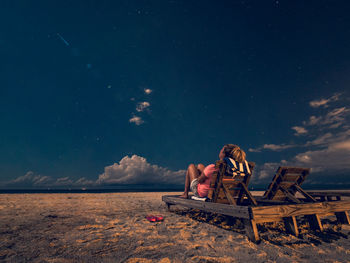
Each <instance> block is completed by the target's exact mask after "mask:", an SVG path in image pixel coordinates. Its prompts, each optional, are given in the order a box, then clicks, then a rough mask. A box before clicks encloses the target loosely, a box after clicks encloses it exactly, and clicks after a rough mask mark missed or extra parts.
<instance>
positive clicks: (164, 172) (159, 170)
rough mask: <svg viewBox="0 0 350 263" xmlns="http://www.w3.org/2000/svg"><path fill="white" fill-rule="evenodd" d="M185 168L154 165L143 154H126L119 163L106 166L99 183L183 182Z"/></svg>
mask: <svg viewBox="0 0 350 263" xmlns="http://www.w3.org/2000/svg"><path fill="white" fill-rule="evenodd" d="M185 174H186V171H185V170H179V171H171V170H169V169H168V168H164V167H160V166H158V165H154V164H153V165H152V164H150V163H148V162H147V160H146V159H145V158H143V157H141V156H137V155H133V156H131V157H129V156H125V157H124V158H123V159H121V160H120V162H119V163H115V164H113V165H110V166H106V167H105V169H104V173H103V174H101V175H100V176H99V178H98V180H97V182H98V183H99V184H183V183H184V180H185Z"/></svg>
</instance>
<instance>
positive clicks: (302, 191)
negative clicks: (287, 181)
mask: <svg viewBox="0 0 350 263" xmlns="http://www.w3.org/2000/svg"><path fill="white" fill-rule="evenodd" d="M293 187H294V188H295V189H296V191H298V192H299V193H301V194H302V195H303V196H305V198H306V199H307V200H308V201H311V202H316V199H315V198H313V197H312V196H311V195H310V194H308V193H307V192H305V191H304V190H303V189H302V188H301V187H300V186H299V185H297V184H296V185H294V186H293Z"/></svg>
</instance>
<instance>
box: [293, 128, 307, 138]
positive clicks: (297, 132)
mask: <svg viewBox="0 0 350 263" xmlns="http://www.w3.org/2000/svg"><path fill="white" fill-rule="evenodd" d="M292 129H293V130H295V131H296V133H294V135H296V136H299V135H303V134H306V133H307V130H306V129H305V128H304V127H300V126H294V127H292Z"/></svg>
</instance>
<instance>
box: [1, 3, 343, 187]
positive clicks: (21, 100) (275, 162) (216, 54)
mask: <svg viewBox="0 0 350 263" xmlns="http://www.w3.org/2000/svg"><path fill="white" fill-rule="evenodd" d="M349 10H350V3H349V2H348V1H333V0H332V1H330V0H329V1H328V0H327V1H326V0H318V1H313V0H311V1H292V0H290V1H287V0H285V1H284V0H279V1H269V0H266V1H248V0H247V1H243V0H242V1H235V0H233V1H192V0H186V1H185V0H183V1H181V0H169V1H165V0H162V1H161V0H159V1H156V0H149V1H142V0H139V1H133V0H118V1H112V0H76V1H67V0H60V1H54V0H52V1H39V0H37V1H24V0H23V1H19V0H13V1H2V2H1V8H0V58H1V61H0V122H1V129H0V188H11V187H12V188H16V187H17V188H26V187H28V188H42V187H44V188H55V187H76V188H80V187H90V188H98V187H103V186H108V185H112V186H113V185H119V184H139V185H157V184H161V185H182V184H183V181H184V176H185V169H186V168H187V166H188V164H190V163H204V164H205V165H208V164H210V163H214V162H215V161H216V160H217V159H218V153H219V151H220V149H221V147H222V146H223V145H224V144H226V143H234V144H237V145H239V146H241V148H242V149H244V150H245V151H246V153H247V159H248V160H249V161H254V162H255V163H256V164H257V166H256V170H255V171H254V174H253V178H252V180H251V185H252V186H256V187H259V186H265V185H266V184H267V183H268V182H269V181H271V178H272V176H273V173H274V171H276V169H277V168H278V166H280V165H285V166H287V165H291V166H292V165H293V166H301V167H311V168H312V173H311V175H310V176H309V178H308V181H307V182H305V183H306V185H309V186H310V187H312V186H313V187H320V186H322V187H323V186H324V187H333V188H334V187H335V188H339V187H343V188H350V175H349V174H350V173H349V172H350V161H349V160H350V86H349V84H350V49H349V46H350V16H349V15H348V14H349Z"/></svg>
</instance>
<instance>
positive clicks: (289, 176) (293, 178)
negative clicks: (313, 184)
mask: <svg viewBox="0 0 350 263" xmlns="http://www.w3.org/2000/svg"><path fill="white" fill-rule="evenodd" d="M299 177H300V174H285V175H284V176H283V181H285V182H296V181H297V180H298V178H299Z"/></svg>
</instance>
